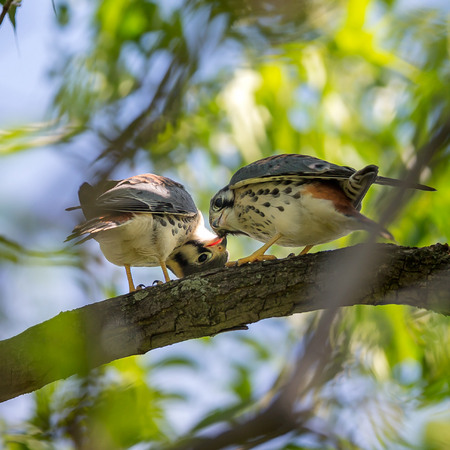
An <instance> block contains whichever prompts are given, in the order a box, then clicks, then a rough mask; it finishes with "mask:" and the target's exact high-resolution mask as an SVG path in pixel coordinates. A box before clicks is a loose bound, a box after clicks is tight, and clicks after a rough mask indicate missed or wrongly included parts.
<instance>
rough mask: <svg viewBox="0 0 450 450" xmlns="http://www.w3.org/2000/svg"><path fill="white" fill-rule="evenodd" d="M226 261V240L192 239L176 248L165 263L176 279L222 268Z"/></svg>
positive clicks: (223, 238)
mask: <svg viewBox="0 0 450 450" xmlns="http://www.w3.org/2000/svg"><path fill="white" fill-rule="evenodd" d="M227 261H228V251H227V240H226V238H225V237H218V236H215V237H213V238H212V239H208V240H201V239H193V240H190V241H188V242H186V243H184V244H183V245H180V246H179V247H177V248H176V249H175V250H174V251H173V252H172V253H171V254H170V255H169V258H168V259H167V261H166V265H167V267H168V268H169V269H170V270H171V271H172V272H173V273H174V274H175V275H176V276H177V277H178V278H183V277H185V276H187V275H192V274H194V273H199V272H205V271H207V270H211V269H216V268H220V267H224V266H225V264H226V262H227Z"/></svg>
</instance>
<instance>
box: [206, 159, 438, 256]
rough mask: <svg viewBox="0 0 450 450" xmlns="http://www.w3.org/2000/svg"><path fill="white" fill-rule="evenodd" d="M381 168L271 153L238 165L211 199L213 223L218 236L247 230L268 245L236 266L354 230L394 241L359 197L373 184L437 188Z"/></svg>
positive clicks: (245, 232) (315, 243)
mask: <svg viewBox="0 0 450 450" xmlns="http://www.w3.org/2000/svg"><path fill="white" fill-rule="evenodd" d="M377 174H378V167H377V166H374V165H370V166H366V167H364V168H363V169H361V170H358V171H357V170H355V169H352V168H351V167H346V166H337V165H335V164H332V163H329V162H327V161H323V160H321V159H318V158H314V157H312V156H306V155H298V154H284V155H276V156H271V157H269V158H264V159H261V160H259V161H255V162H253V163H251V164H249V165H247V166H245V167H242V168H241V169H239V170H238V171H237V172H236V173H235V174H234V175H233V177H232V178H231V180H230V183H229V184H228V186H225V187H224V188H223V189H221V190H220V191H219V192H218V193H217V194H216V195H215V196H214V197H213V198H212V200H211V205H210V209H209V221H210V224H211V227H212V228H213V230H214V231H215V232H216V233H218V234H219V236H225V235H226V234H228V233H230V234H244V235H247V236H250V237H252V238H253V239H256V240H258V241H261V242H264V245H263V246H262V247H261V248H259V249H258V250H257V251H256V252H254V253H253V254H251V255H250V256H248V257H246V258H243V259H240V260H239V261H238V265H241V264H244V263H247V262H253V261H261V260H265V259H274V258H275V257H274V256H271V255H265V254H264V253H265V252H266V250H267V249H268V248H269V247H270V246H271V245H273V244H275V243H277V244H278V245H281V246H284V247H299V246H305V248H304V249H303V251H302V252H301V254H304V253H307V252H308V251H309V250H310V249H311V248H312V247H313V246H314V245H317V244H323V243H325V242H329V241H333V240H335V239H338V238H340V237H342V236H345V235H347V234H349V233H350V232H352V231H354V230H367V231H374V232H376V233H378V234H379V235H381V236H382V237H384V238H386V239H391V240H394V239H393V236H392V235H391V233H389V231H387V230H386V229H384V228H383V227H381V225H379V224H377V223H376V222H374V221H373V220H371V219H369V218H367V217H366V216H364V215H362V214H361V213H360V212H359V210H360V209H361V201H362V199H363V198H364V196H365V195H366V193H367V190H368V189H369V187H370V186H371V185H372V184H373V183H376V184H384V185H389V186H404V187H407V188H412V189H421V190H425V191H434V190H435V189H433V188H430V187H428V186H424V185H421V184H410V185H407V186H405V183H404V182H402V181H401V180H396V179H393V178H386V177H380V176H378V175H377Z"/></svg>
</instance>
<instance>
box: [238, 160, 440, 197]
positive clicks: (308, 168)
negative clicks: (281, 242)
mask: <svg viewBox="0 0 450 450" xmlns="http://www.w3.org/2000/svg"><path fill="white" fill-rule="evenodd" d="M377 169H378V168H377V167H376V166H373V165H371V166H367V167H366V168H364V169H361V171H358V172H357V171H356V170H355V169H353V168H351V167H348V166H338V165H337V164H333V163H330V162H328V161H324V160H322V159H319V158H315V157H314V156H308V155H298V154H283V155H275V156H270V157H268V158H264V159H261V160H259V161H255V162H253V163H251V164H249V165H247V166H245V167H242V168H241V169H239V170H238V171H237V172H236V173H235V174H234V175H233V177H232V178H231V180H230V184H229V187H230V189H237V188H239V187H242V186H245V185H248V184H255V183H261V182H264V181H308V180H309V179H323V180H337V181H340V184H341V186H343V187H344V190H346V188H345V186H346V184H347V180H349V179H351V178H352V177H353V176H354V175H355V174H357V173H360V172H362V171H371V172H375V171H376V170H377ZM372 183H375V184H381V185H387V186H395V187H403V188H407V189H420V190H423V191H435V189H434V188H432V187H429V186H425V185H423V184H418V183H409V182H405V181H402V180H398V179H395V178H387V177H380V176H376V177H375V178H374V180H373V181H372ZM370 184H371V183H370ZM370 184H369V186H370ZM367 188H368V186H367V187H365V188H364V189H365V191H364V193H361V194H360V195H357V196H356V197H359V201H360V200H361V198H362V197H363V196H364V194H365V192H366V191H367ZM357 202H358V201H357Z"/></svg>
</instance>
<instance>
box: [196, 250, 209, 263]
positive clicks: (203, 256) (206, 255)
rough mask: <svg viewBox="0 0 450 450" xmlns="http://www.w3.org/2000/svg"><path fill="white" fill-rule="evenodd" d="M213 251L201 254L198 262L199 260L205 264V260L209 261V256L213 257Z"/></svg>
mask: <svg viewBox="0 0 450 450" xmlns="http://www.w3.org/2000/svg"><path fill="white" fill-rule="evenodd" d="M211 256H212V253H210V252H208V253H202V254H201V255H199V257H198V258H197V262H199V263H200V264H203V263H204V262H206V261H208V259H209V258H211Z"/></svg>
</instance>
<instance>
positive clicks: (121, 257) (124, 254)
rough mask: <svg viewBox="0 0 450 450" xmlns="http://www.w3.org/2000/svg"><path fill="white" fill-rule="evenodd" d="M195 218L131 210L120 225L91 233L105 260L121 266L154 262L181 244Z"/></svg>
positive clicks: (154, 263)
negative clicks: (134, 212) (137, 212)
mask: <svg viewBox="0 0 450 450" xmlns="http://www.w3.org/2000/svg"><path fill="white" fill-rule="evenodd" d="M196 221H198V218H197V217H196V216H195V217H187V216H174V215H170V214H147V213H143V214H134V215H133V216H132V218H130V220H129V221H128V222H126V223H125V224H123V225H121V226H120V227H117V228H114V229H112V230H106V231H103V232H100V233H97V234H96V235H95V236H94V237H95V239H96V240H97V241H98V242H99V243H100V247H101V250H102V252H103V254H104V255H105V257H106V259H108V261H110V262H112V263H113V264H117V265H119V266H122V265H124V264H129V265H131V266H157V265H159V264H160V261H165V260H166V259H167V257H168V256H169V255H170V253H171V252H172V251H173V250H174V249H175V248H176V247H178V246H179V245H182V244H183V243H184V242H185V241H186V240H187V239H188V237H189V235H190V234H191V233H192V230H193V229H194V228H195V226H196Z"/></svg>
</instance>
